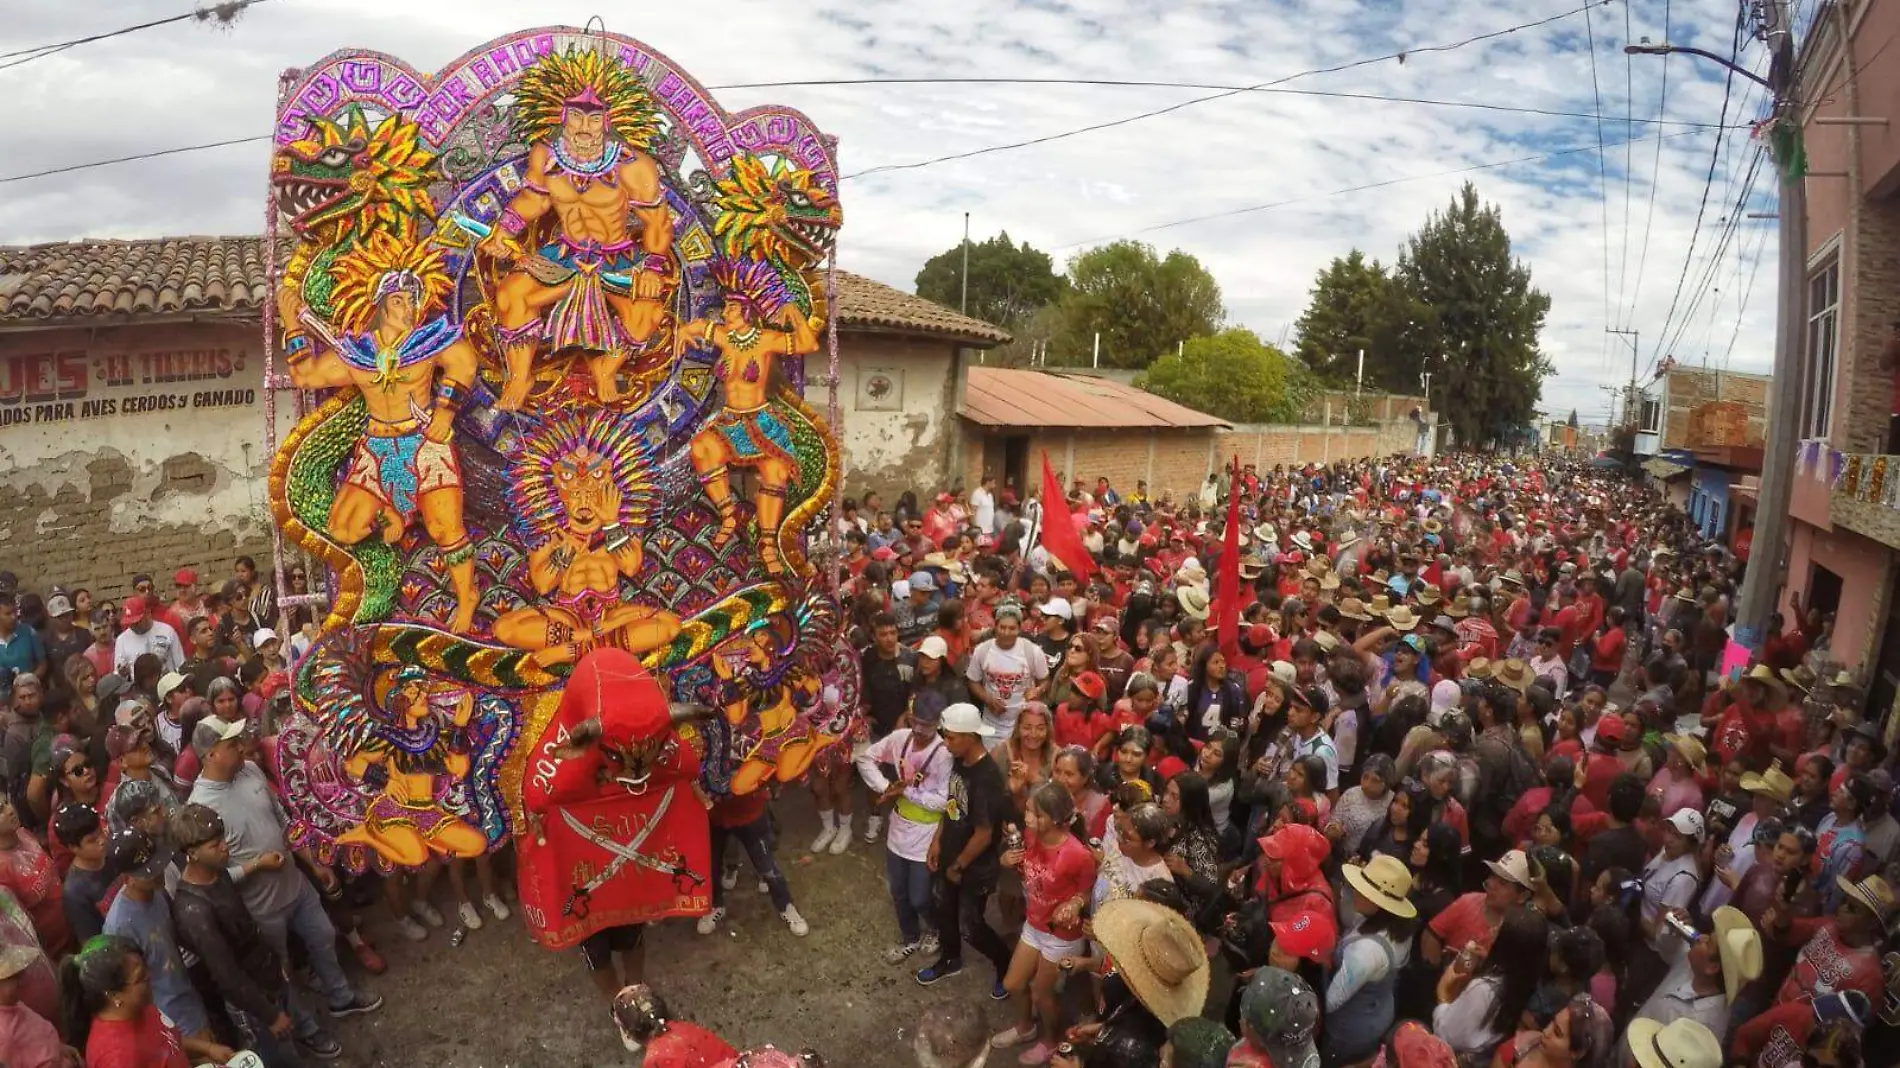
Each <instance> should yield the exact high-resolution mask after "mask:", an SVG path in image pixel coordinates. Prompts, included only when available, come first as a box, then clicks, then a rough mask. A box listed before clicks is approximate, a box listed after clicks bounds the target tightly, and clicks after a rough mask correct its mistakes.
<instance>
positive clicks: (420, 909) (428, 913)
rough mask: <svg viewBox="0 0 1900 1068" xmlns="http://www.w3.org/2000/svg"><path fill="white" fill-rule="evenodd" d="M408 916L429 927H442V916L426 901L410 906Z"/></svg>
mask: <svg viewBox="0 0 1900 1068" xmlns="http://www.w3.org/2000/svg"><path fill="white" fill-rule="evenodd" d="M409 915H411V916H414V917H415V918H416V919H418V920H421V921H422V922H423V923H426V924H428V925H429V926H431V927H440V926H442V914H441V913H440V912H437V911H436V910H435V906H434V905H431V904H429V903H428V902H427V901H418V902H416V903H414V904H412V905H410V906H409Z"/></svg>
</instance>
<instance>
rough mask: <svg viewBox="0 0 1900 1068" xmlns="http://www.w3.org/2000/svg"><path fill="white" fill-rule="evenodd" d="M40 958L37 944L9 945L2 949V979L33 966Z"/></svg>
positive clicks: (0, 977)
mask: <svg viewBox="0 0 1900 1068" xmlns="http://www.w3.org/2000/svg"><path fill="white" fill-rule="evenodd" d="M39 959H40V951H39V948H38V947H37V946H7V947H6V948H4V949H0V979H11V978H13V977H14V976H16V975H18V974H20V973H21V972H23V971H26V970H27V969H28V968H31V967H32V966H33V965H34V963H35V962H36V961H38V960H39Z"/></svg>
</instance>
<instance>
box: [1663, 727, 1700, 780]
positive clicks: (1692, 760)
mask: <svg viewBox="0 0 1900 1068" xmlns="http://www.w3.org/2000/svg"><path fill="white" fill-rule="evenodd" d="M1663 741H1664V742H1665V743H1667V744H1668V745H1670V746H1672V747H1674V749H1675V750H1676V752H1678V753H1681V754H1682V759H1684V760H1686V761H1688V762H1689V766H1690V767H1691V768H1694V769H1695V770H1696V771H1698V772H1700V771H1701V770H1702V769H1703V768H1704V767H1705V766H1707V764H1708V762H1709V751H1708V750H1707V749H1704V748H1703V747H1702V742H1701V740H1700V739H1698V738H1696V737H1695V736H1694V735H1692V734H1665V735H1663Z"/></svg>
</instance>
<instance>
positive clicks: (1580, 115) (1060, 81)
mask: <svg viewBox="0 0 1900 1068" xmlns="http://www.w3.org/2000/svg"><path fill="white" fill-rule="evenodd" d="M972 83H987V84H997V85H1009V84H1025V85H1091V86H1101V85H1109V86H1128V87H1138V88H1180V89H1202V88H1210V86H1207V85H1203V84H1197V83H1192V82H1159V81H1122V80H1109V79H1101V78H888V79H886V78H842V79H814V80H809V81H777V82H745V83H739V84H733V85H714V86H708V87H707V88H709V89H714V90H721V91H724V90H734V89H758V88H781V89H782V88H802V87H832V86H854V85H891V84H903V85H931V84H945V85H966V84H972ZM1242 88H1243V89H1244V91H1247V92H1260V93H1285V94H1290V95H1296V96H1314V97H1336V98H1340V99H1346V100H1372V101H1382V102H1387V103H1397V104H1419V105H1425V106H1431V107H1453V108H1473V109H1478V110H1483V111H1496V112H1503V113H1506V114H1519V115H1537V116H1542V117H1547V118H1565V119H1588V118H1591V117H1592V116H1591V114H1590V113H1589V112H1586V111H1553V110H1550V109H1547V108H1526V107H1517V106H1514V105H1510V104H1491V103H1485V102H1483V101H1470V100H1436V99H1431V98H1425V97H1405V96H1381V95H1379V94H1376V93H1349V92H1332V91H1328V90H1321V89H1279V88H1258V89H1246V88H1245V87H1242ZM1637 121H1638V122H1642V123H1646V124H1653V123H1658V122H1661V123H1662V124H1663V125H1670V126H1682V127H1685V128H1688V129H1689V130H1691V131H1702V130H1717V129H1721V127H1720V126H1718V125H1717V124H1715V123H1708V122H1693V121H1689V120H1686V119H1669V120H1657V119H1647V118H1645V119H1638V120H1637ZM1660 129H1661V126H1658V130H1660ZM269 139H270V138H269V137H268V135H258V136H256V137H236V138H230V139H227V140H222V141H210V142H206V143H204V144H196V145H181V146H178V147H176V148H166V149H159V150H157V151H153V152H140V153H134V154H132V155H127V156H114V157H111V158H109V159H102V160H92V161H90V162H86V163H74V164H68V165H65V166H60V167H52V168H49V169H46V170H40V171H28V172H26V173H23V174H11V175H5V176H0V184H6V183H8V182H24V181H27V180H29V179H33V178H47V177H52V176H53V175H59V174H71V173H73V172H74V171H83V170H89V169H91V168H94V167H109V166H115V165H118V164H122V163H136V162H139V161H141V160H148V159H156V158H159V157H162V156H175V155H178V154H180V153H184V152H199V151H204V150H208V149H214V148H227V147H230V146H232V145H244V144H253V143H256V142H259V141H268V140H269ZM1658 151H1660V149H1659V150H1658ZM847 177H851V178H855V177H857V175H848V176H847Z"/></svg>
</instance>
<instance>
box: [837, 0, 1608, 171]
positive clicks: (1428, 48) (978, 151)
mask: <svg viewBox="0 0 1900 1068" xmlns="http://www.w3.org/2000/svg"><path fill="white" fill-rule="evenodd" d="M1609 2H1610V0H1585V2H1584V3H1583V4H1582V5H1581V6H1579V7H1577V8H1576V9H1575V10H1572V11H1565V12H1561V13H1559V14H1556V15H1552V16H1550V17H1548V18H1543V19H1538V20H1537V21H1535V22H1525V23H1520V24H1518V25H1516V26H1508V27H1506V28H1504V29H1501V30H1492V31H1490V32H1489V33H1481V34H1478V35H1476V36H1473V37H1467V38H1465V39H1464V40H1462V41H1453V42H1450V43H1448V44H1442V45H1422V46H1420V47H1418V48H1408V49H1401V50H1400V51H1397V52H1392V53H1389V54H1387V55H1383V56H1373V57H1371V58H1369V59H1356V60H1353V61H1352V62H1350V63H1341V64H1339V65H1337V66H1332V67H1319V68H1315V69H1313V70H1306V71H1300V72H1299V73H1297V74H1289V75H1286V76H1285V77H1282V78H1274V79H1272V80H1270V81H1264V82H1260V83H1258V84H1256V85H1251V86H1248V87H1246V88H1245V89H1228V90H1223V91H1221V92H1218V93H1211V94H1209V95H1207V96H1197V97H1195V98H1194V99H1192V100H1183V101H1181V102H1180V103H1178V104H1170V105H1168V106H1167V107H1165V108H1156V109H1154V110H1153V111H1144V112H1141V113H1140V114H1138V115H1125V116H1123V117H1122V118H1119V119H1110V120H1109V121H1107V122H1097V123H1090V124H1089V125H1087V126H1081V127H1077V128H1075V129H1072V130H1064V131H1062V132H1060V133H1053V134H1045V135H1043V136H1041V137H1032V138H1030V139H1028V140H1026V141H1011V142H1009V143H1007V144H1000V145H989V146H986V147H984V148H974V149H970V150H969V151H967V152H953V153H951V154H950V155H947V156H938V157H936V158H935V159H927V160H920V161H918V162H916V163H887V164H883V165H881V166H877V167H870V168H867V169H865V170H861V171H857V172H856V173H853V174H848V175H845V176H844V177H846V178H862V177H865V176H866V175H871V174H882V173H885V172H887V171H912V170H917V169H919V168H921V167H933V166H935V165H937V164H939V163H950V162H953V161H956V160H963V159H971V158H973V157H976V156H986V155H989V154H991V153H994V152H1008V151H1011V150H1013V149H1018V148H1029V147H1032V146H1034V145H1044V144H1048V143H1049V142H1051V141H1060V140H1063V139H1065V138H1070V137H1079V136H1081V135H1082V134H1086V133H1094V132H1096V131H1099V130H1108V129H1113V128H1114V127H1117V126H1126V125H1128V124H1129V123H1134V122H1141V121H1142V120H1144V119H1152V118H1156V117H1157V116H1161V115H1167V114H1170V113H1172V112H1176V111H1180V110H1182V109H1184V108H1191V107H1194V106H1195V105H1197V104H1205V103H1208V102H1209V101H1213V100H1224V99H1226V98H1227V97H1230V96H1237V95H1239V94H1240V93H1243V92H1248V91H1251V90H1255V89H1264V88H1266V87H1268V86H1274V85H1281V84H1284V83H1286V82H1290V81H1294V80H1295V79H1298V78H1306V77H1311V76H1313V75H1316V74H1335V73H1338V72H1339V71H1345V70H1352V69H1354V68H1356V67H1365V66H1370V65H1372V64H1374V63H1383V62H1385V61H1386V60H1388V59H1397V60H1399V61H1400V62H1403V61H1404V60H1405V58H1406V57H1407V56H1412V55H1417V54H1419V53H1421V52H1450V51H1454V50H1456V49H1459V48H1463V47H1465V46H1466V45H1470V44H1476V43H1478V42H1480V41H1488V40H1492V39H1494V38H1498V37H1504V36H1508V35H1510V34H1513V33H1518V32H1520V31H1522V30H1530V29H1536V28H1538V27H1540V26H1548V25H1550V24H1551V23H1553V22H1558V21H1561V20H1563V19H1567V18H1569V17H1571V16H1572V15H1576V14H1578V13H1579V12H1581V13H1584V14H1586V15H1587V14H1588V12H1589V10H1590V5H1591V4H1592V3H1598V4H1608V3H1609Z"/></svg>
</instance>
